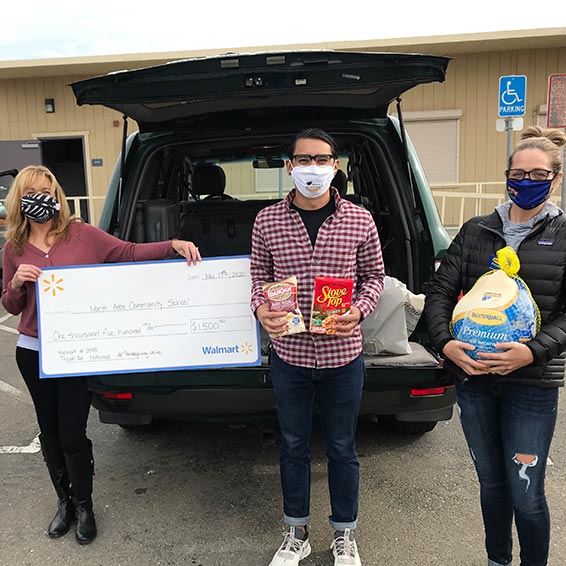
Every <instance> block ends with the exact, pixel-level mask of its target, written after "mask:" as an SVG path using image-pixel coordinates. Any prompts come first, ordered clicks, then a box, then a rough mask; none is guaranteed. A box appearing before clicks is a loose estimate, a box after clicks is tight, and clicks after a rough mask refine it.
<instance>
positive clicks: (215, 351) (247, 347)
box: [202, 342, 252, 356]
mask: <svg viewBox="0 0 566 566" xmlns="http://www.w3.org/2000/svg"><path fill="white" fill-rule="evenodd" d="M251 352H252V345H251V344H249V343H248V342H245V343H244V344H240V345H239V344H234V345H232V346H202V353H203V354H204V355H205V356H217V355H219V354H240V353H242V354H245V355H248V354H251Z"/></svg>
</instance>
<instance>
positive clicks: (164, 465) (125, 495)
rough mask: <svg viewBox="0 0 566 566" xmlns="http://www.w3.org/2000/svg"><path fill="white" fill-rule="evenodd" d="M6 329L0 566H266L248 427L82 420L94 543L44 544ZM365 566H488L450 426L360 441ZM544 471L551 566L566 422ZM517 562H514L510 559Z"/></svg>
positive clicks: (561, 545) (456, 431)
mask: <svg viewBox="0 0 566 566" xmlns="http://www.w3.org/2000/svg"><path fill="white" fill-rule="evenodd" d="M16 325H17V318H16V317H10V316H9V315H7V314H6V313H5V311H3V310H1V309H0V478H1V481H0V565H2V566H36V565H37V566H51V565H53V566H55V565H57V566H75V565H79V564H80V565H81V566H146V565H147V566H149V565H152V566H153V565H155V566H159V565H162V566H169V565H171V566H172V565H183V566H185V565H187V566H267V565H268V564H269V561H270V560H271V557H272V554H273V552H274V551H275V550H276V548H277V547H278V545H279V544H280V542H281V540H282V533H283V530H284V527H283V524H282V520H281V519H282V502H281V494H280V485H279V466H278V447H277V434H276V432H271V431H270V430H269V429H267V430H263V431H259V430H257V429H254V428H253V427H248V426H230V425H227V424H223V425H219V424H203V423H174V422H160V423H157V424H156V425H155V426H153V427H152V428H150V429H149V430H146V431H144V432H135V433H132V432H129V431H126V430H123V429H121V428H120V427H117V426H114V425H105V424H101V423H100V422H99V419H98V414H97V412H96V410H94V409H92V410H91V415H90V420H89V435H90V437H91V439H92V440H93V443H94V452H95V461H96V464H95V468H96V476H95V494H94V502H95V512H96V518H97V522H98V528H99V535H98V538H97V539H96V540H95V541H94V542H93V543H92V544H90V545H88V546H84V547H81V546H79V545H78V544H77V543H76V542H75V540H74V537H73V535H72V533H69V534H68V535H66V536H65V537H63V538H61V539H56V540H51V539H49V538H48V537H47V535H46V529H47V525H48V523H49V521H50V520H51V518H52V515H53V513H54V511H55V506H56V497H55V494H54V491H53V488H52V487H51V485H50V483H49V479H48V475H47V471H46V469H45V465H44V463H43V460H42V457H41V455H40V452H39V447H38V443H37V440H36V438H37V434H38V428H37V424H36V420H35V415H34V411H33V406H32V404H31V401H30V398H29V395H28V393H27V390H26V389H25V385H24V383H23V381H22V379H21V377H20V375H19V373H18V371H17V368H16V364H15V360H14V348H15V343H16V339H17V335H16V333H15V330H14V329H15V327H16ZM357 442H358V452H359V454H360V461H361V497H360V524H359V527H358V529H357V532H356V538H357V541H358V545H359V548H360V554H361V557H362V563H363V564H364V566H449V565H458V566H462V565H465V566H485V564H486V563H487V559H486V558H485V554H484V550H483V530H482V524H481V515H480V508H479V490H478V485H477V482H476V479H475V473H474V470H473V465H472V462H471V459H470V457H469V454H468V451H467V448H466V445H465V442H464V438H463V435H462V432H461V429H460V425H459V423H458V420H457V417H455V418H453V419H452V420H451V421H448V422H445V423H440V424H439V425H438V426H437V427H436V428H435V429H434V430H433V431H432V432H430V433H428V434H425V435H423V436H406V435H400V434H393V433H391V432H388V431H387V430H384V429H382V428H380V427H379V426H378V425H377V424H376V423H373V422H361V423H360V425H359V429H358V438H357ZM312 452H313V453H312V494H311V501H312V506H311V516H312V522H311V526H310V532H311V544H312V546H313V553H312V555H311V556H310V557H309V558H307V559H305V560H304V561H302V562H301V566H315V565H316V566H323V565H324V566H332V564H333V559H332V554H331V552H330V549H329V547H330V542H331V536H332V531H331V529H330V527H329V525H328V515H329V512H330V511H329V502H328V488H327V481H326V460H325V454H324V446H323V443H322V439H321V435H320V431H319V430H318V429H315V432H314V436H313V451H312ZM551 460H552V463H551V465H550V466H549V468H548V477H547V495H548V499H549V504H550V507H551V514H552V519H553V526H552V548H551V561H550V564H551V565H554V566H562V565H563V564H565V563H566V537H565V536H564V532H563V531H564V530H565V529H566V526H565V525H566V490H564V485H565V480H566V473H565V462H566V414H565V411H562V413H561V414H560V416H559V422H558V427H557V433H556V436H555V439H554V443H553V447H552V450H551ZM515 562H516V563H517V564H518V558H516V560H515Z"/></svg>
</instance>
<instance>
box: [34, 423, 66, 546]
mask: <svg viewBox="0 0 566 566" xmlns="http://www.w3.org/2000/svg"><path fill="white" fill-rule="evenodd" d="M39 441H40V443H41V451H42V453H43V459H44V460H45V463H46V464H47V469H48V470H49V475H50V477H51V481H52V482H53V486H54V487H55V491H56V492H57V497H58V498H59V508H58V509H57V513H55V517H53V520H52V521H51V523H49V527H48V528H47V534H48V535H49V536H50V537H51V538H59V537H62V536H63V535H64V534H67V533H68V532H69V529H70V528H71V524H72V523H73V520H74V519H75V507H74V505H73V503H72V501H71V489H70V482H69V474H68V472H67V464H66V462H65V455H64V454H63V450H61V445H60V444H59V439H58V438H57V437H55V436H46V435H44V434H40V435H39Z"/></svg>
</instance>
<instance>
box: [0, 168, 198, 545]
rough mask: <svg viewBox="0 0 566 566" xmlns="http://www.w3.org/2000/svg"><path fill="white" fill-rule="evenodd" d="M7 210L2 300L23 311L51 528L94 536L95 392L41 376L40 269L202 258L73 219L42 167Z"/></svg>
mask: <svg viewBox="0 0 566 566" xmlns="http://www.w3.org/2000/svg"><path fill="white" fill-rule="evenodd" d="M6 209H7V212H8V230H7V233H6V240H7V241H6V246H5V247H4V268H3V281H2V305H3V306H4V308H5V309H6V310H7V311H8V312H9V313H11V314H14V315H21V318H20V323H19V325H18V331H19V333H20V334H19V338H18V343H17V347H16V361H17V364H18V368H19V370H20V372H21V374H22V377H23V378H24V381H25V382H26V385H27V387H28V389H29V392H30V394H31V397H32V400H33V404H34V407H35V411H36V415H37V421H38V424H39V429H40V436H39V439H40V442H41V449H42V452H43V458H44V460H45V463H46V464H47V469H48V470H49V475H50V477H51V481H52V483H53V486H54V487H55V491H56V492H57V496H58V498H59V505H58V510H57V513H56V514H55V517H54V518H53V520H52V521H51V523H50V524H49V528H48V531H47V534H48V535H49V536H50V537H51V538H58V537H60V536H63V535H64V534H66V533H67V532H68V531H69V529H70V528H71V525H72V523H73V522H74V521H75V519H76V521H77V525H76V533H75V536H76V540H77V542H78V543H79V544H87V543H89V542H91V541H93V540H94V538H95V537H96V534H97V530H96V523H95V520H94V513H93V510H92V477H93V472H94V461H93V456H92V443H91V441H90V440H89V439H88V438H87V436H86V424H87V419H88V413H89V409H90V400H91V394H90V392H89V391H88V389H87V382H86V379H84V378H80V377H79V378H76V377H75V378H68V377H67V378H63V379H41V380H40V379H39V355H38V349H39V344H38V338H37V336H38V333H37V308H36V303H35V284H36V282H37V280H38V278H39V276H40V275H41V269H42V268H43V267H57V266H64V265H87V264H96V263H116V262H132V261H149V260H157V259H166V258H170V257H172V256H174V255H175V254H179V255H182V256H183V257H185V258H186V259H187V263H189V264H196V263H197V262H198V261H200V259H201V257H200V254H199V251H198V248H197V247H196V246H195V245H194V244H193V243H192V242H187V241H184V240H168V241H165V242H156V243H148V244H135V243H132V242H124V241H122V240H120V239H119V238H115V237H114V236H111V235H110V234H107V233H106V232H104V231H102V230H100V229H99V228H96V227H94V226H91V225H89V224H85V223H84V222H83V221H82V220H80V219H78V218H74V217H71V215H70V212H69V207H68V205H67V200H66V198H65V194H64V192H63V189H62V188H61V186H60V185H59V183H58V182H57V180H56V179H55V176H54V175H53V173H51V171H50V170H49V169H47V168H46V167H43V166H36V165H30V166H28V167H26V168H25V169H22V171H20V173H19V174H18V175H17V177H16V178H15V179H14V182H13V184H12V187H11V188H10V192H9V194H8V197H7V199H6Z"/></svg>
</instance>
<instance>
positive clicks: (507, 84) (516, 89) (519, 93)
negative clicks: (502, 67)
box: [498, 75, 527, 118]
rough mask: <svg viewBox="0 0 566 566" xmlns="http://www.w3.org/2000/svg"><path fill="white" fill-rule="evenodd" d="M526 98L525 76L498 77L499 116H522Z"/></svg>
mask: <svg viewBox="0 0 566 566" xmlns="http://www.w3.org/2000/svg"><path fill="white" fill-rule="evenodd" d="M526 98H527V77H526V76H525V75H506V76H503V77H499V105H498V106H499V116H500V117H501V118H510V117H513V116H524V115H525V107H526Z"/></svg>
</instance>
